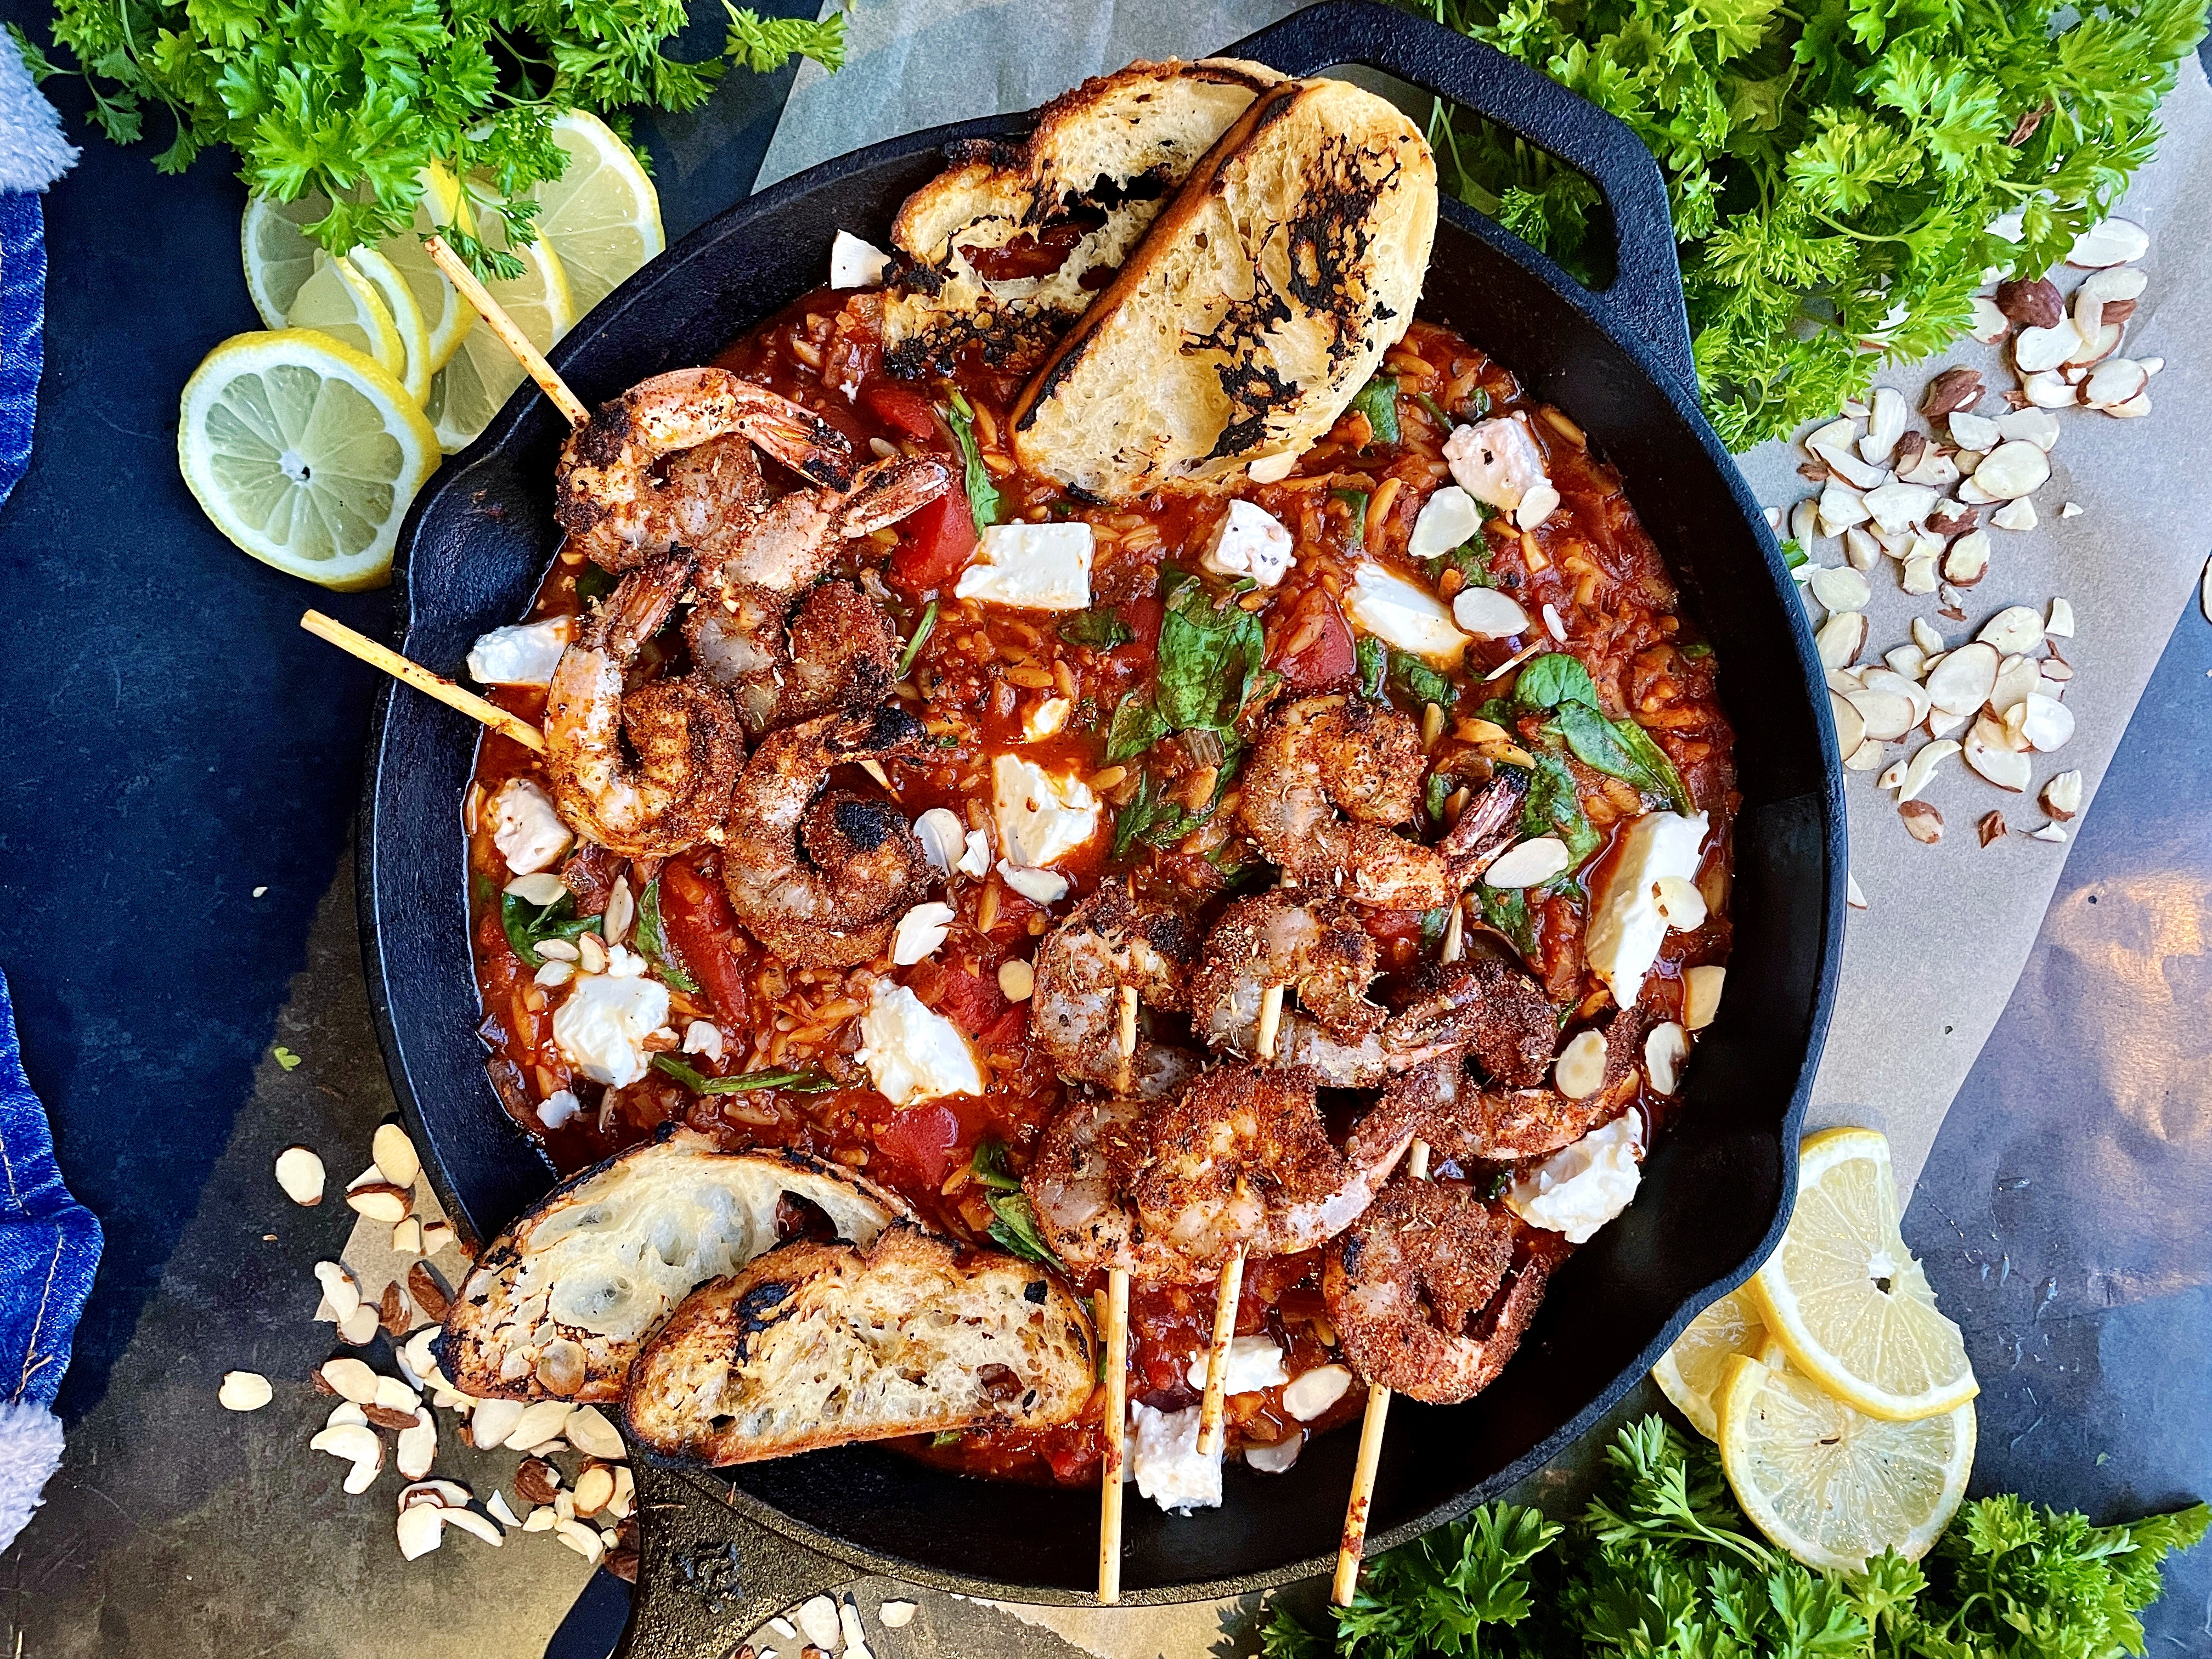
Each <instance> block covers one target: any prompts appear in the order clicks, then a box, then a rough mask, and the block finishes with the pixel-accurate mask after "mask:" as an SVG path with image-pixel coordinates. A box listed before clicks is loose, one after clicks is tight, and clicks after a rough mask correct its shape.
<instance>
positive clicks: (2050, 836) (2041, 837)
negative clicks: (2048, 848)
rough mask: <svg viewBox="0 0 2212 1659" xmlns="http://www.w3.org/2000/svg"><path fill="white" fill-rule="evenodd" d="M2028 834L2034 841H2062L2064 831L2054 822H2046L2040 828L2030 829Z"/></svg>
mask: <svg viewBox="0 0 2212 1659" xmlns="http://www.w3.org/2000/svg"><path fill="white" fill-rule="evenodd" d="M2027 833H2028V835H2029V836H2030V837H2031V838H2032V839H2033V840H2036V841H2064V840H2065V839H2066V832H2065V831H2064V830H2063V829H2060V828H2059V827H2058V826H2057V824H2055V823H2046V824H2045V825H2044V826H2043V828H2041V829H2031V830H2029V831H2028V832H2027Z"/></svg>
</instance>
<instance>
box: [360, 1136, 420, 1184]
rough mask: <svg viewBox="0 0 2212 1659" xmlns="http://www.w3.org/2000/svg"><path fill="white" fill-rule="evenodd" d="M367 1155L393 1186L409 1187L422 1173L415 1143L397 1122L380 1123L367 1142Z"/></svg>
mask: <svg viewBox="0 0 2212 1659" xmlns="http://www.w3.org/2000/svg"><path fill="white" fill-rule="evenodd" d="M369 1156H370V1157H371V1158H374V1159H375V1160H376V1167H377V1168H378V1169H379V1170H382V1171H383V1172H384V1178H385V1179H386V1181H388V1182H391V1183H392V1185H393V1186H395V1187H399V1188H410V1187H412V1186H414V1184H415V1177H416V1176H418V1175H420V1174H422V1158H421V1156H420V1155H419V1154H418V1153H417V1152H416V1150H415V1143H414V1142H413V1141H412V1140H410V1139H408V1138H407V1131H406V1130H404V1129H403V1128H401V1127H399V1126H398V1124H397V1123H380V1124H378V1125H377V1126H376V1133H375V1135H374V1138H372V1139H371V1140H370V1142H369Z"/></svg>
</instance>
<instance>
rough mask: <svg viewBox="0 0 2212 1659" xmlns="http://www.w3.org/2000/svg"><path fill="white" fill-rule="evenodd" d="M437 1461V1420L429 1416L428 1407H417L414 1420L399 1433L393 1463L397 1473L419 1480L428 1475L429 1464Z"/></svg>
mask: <svg viewBox="0 0 2212 1659" xmlns="http://www.w3.org/2000/svg"><path fill="white" fill-rule="evenodd" d="M437 1460H438V1420H437V1419H435V1418H434V1417H433V1416H431V1415H430V1408H429V1407H428V1406H418V1407H416V1410H415V1420H414V1422H413V1423H412V1424H411V1425H409V1426H408V1427H406V1428H404V1429H402V1430H400V1431H399V1441H398V1448H397V1450H396V1452H395V1456H394V1461H395V1462H398V1465H399V1473H400V1474H404V1475H405V1476H406V1477H407V1479H409V1480H421V1479H422V1477H423V1476H424V1475H426V1474H429V1473H430V1466H431V1464H433V1463H435V1462H437Z"/></svg>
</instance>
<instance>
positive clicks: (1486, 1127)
mask: <svg viewBox="0 0 2212 1659" xmlns="http://www.w3.org/2000/svg"><path fill="white" fill-rule="evenodd" d="M1652 1018H1653V1016H1652V1015H1650V1013H1649V1012H1645V1011H1644V1010H1642V1009H1633V1010H1631V1011H1630V1012H1628V1013H1626V1014H1624V1015H1620V1016H1618V1017H1616V1018H1614V1020H1613V1024H1612V1025H1610V1026H1609V1027H1607V1030H1606V1060H1605V1073H1604V1077H1603V1080H1602V1081H1601V1083H1600V1085H1598V1088H1597V1090H1596V1091H1595V1093H1593V1094H1590V1095H1589V1096H1586V1097H1584V1098H1583V1099H1581V1100H1572V1099H1570V1098H1569V1097H1566V1096H1565V1095H1563V1094H1561V1093H1560V1092H1559V1091H1558V1090H1557V1089H1549V1088H1546V1089H1508V1090H1494V1089H1485V1088H1483V1087H1482V1086H1481V1085H1480V1084H1479V1083H1478V1082H1477V1081H1476V1080H1475V1079H1474V1076H1473V1074H1472V1073H1470V1072H1469V1070H1468V1061H1469V1060H1471V1059H1474V1057H1475V1054H1474V1051H1472V1050H1470V1049H1467V1048H1452V1049H1447V1050H1446V1051H1445V1052H1443V1054H1438V1055H1437V1057H1436V1058H1434V1059H1432V1060H1430V1061H1428V1062H1427V1063H1426V1064H1425V1065H1422V1066H1415V1067H1413V1068H1412V1069H1410V1070H1408V1071H1407V1072H1406V1073H1403V1074H1402V1075H1401V1076H1400V1077H1399V1078H1397V1079H1395V1081H1394V1082H1393V1083H1392V1085H1391V1086H1390V1094H1389V1097H1387V1098H1386V1099H1385V1101H1384V1103H1383V1105H1382V1106H1381V1107H1379V1108H1377V1109H1376V1115H1377V1116H1378V1117H1382V1118H1384V1119H1386V1120H1387V1121H1389V1122H1390V1123H1391V1124H1393V1125H1394V1126H1400V1125H1402V1126H1404V1127H1410V1128H1412V1129H1413V1131H1414V1132H1415V1133H1419V1135H1420V1137H1421V1139H1424V1140H1425V1141H1427V1142H1428V1143H1429V1145H1430V1146H1431V1148H1432V1149H1433V1150H1434V1152H1435V1153H1436V1155H1437V1157H1438V1158H1450V1159H1453V1160H1455V1161H1456V1162H1460V1163H1465V1162H1468V1160H1470V1159H1482V1160H1485V1161H1487V1162H1490V1163H1493V1164H1519V1163H1523V1162H1525V1161H1527V1160H1528V1159H1529V1158H1547V1157H1549V1156H1550V1155H1551V1154H1552V1153H1553V1152H1558V1151H1559V1149H1560V1148H1561V1147H1562V1146H1572V1145H1573V1144H1574V1143H1575V1142H1576V1141H1577V1140H1580V1139H1582V1138H1583V1136H1584V1135H1586V1134H1588V1133H1589V1132H1590V1131H1591V1130H1593V1129H1595V1128H1597V1127H1601V1125H1604V1124H1607V1123H1610V1122H1611V1121H1613V1119H1614V1118H1616V1117H1619V1116H1620V1115H1621V1114H1622V1113H1623V1112H1625V1111H1626V1110H1627V1109H1629V1107H1630V1106H1631V1105H1632V1103H1634V1101H1635V1099H1636V1093H1637V1089H1638V1084H1639V1081H1640V1078H1639V1074H1638V1071H1637V1056H1638V1054H1640V1053H1641V1052H1642V1049H1643V1047H1644V1033H1645V1032H1646V1031H1647V1030H1649V1029H1650V1025H1651V1023H1652Z"/></svg>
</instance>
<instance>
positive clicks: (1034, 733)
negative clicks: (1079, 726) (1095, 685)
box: [1022, 697, 1075, 743]
mask: <svg viewBox="0 0 2212 1659" xmlns="http://www.w3.org/2000/svg"><path fill="white" fill-rule="evenodd" d="M1074 708H1075V705H1074V704H1073V703H1072V702H1068V700H1067V699H1066V697H1044V698H1041V699H1040V700H1039V701H1038V702H1037V704H1036V707H1035V708H1031V709H1030V711H1029V712H1028V713H1027V714H1024V715H1023V716H1022V741H1023V742H1024V743H1042V741H1044V739H1045V738H1049V737H1052V736H1054V735H1055V734H1057V733H1058V732H1060V731H1062V730H1063V729H1065V728H1066V725H1067V717H1068V715H1069V714H1072V713H1073V712H1074Z"/></svg>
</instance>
